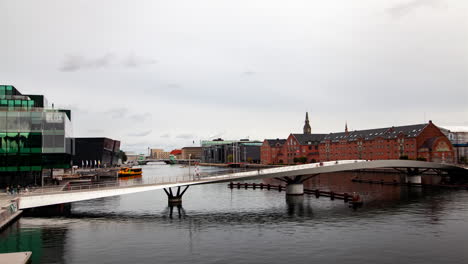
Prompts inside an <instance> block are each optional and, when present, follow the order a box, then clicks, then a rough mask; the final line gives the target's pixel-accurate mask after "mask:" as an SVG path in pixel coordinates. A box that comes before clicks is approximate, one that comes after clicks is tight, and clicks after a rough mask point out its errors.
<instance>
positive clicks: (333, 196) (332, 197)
mask: <svg viewBox="0 0 468 264" xmlns="http://www.w3.org/2000/svg"><path fill="white" fill-rule="evenodd" d="M330 200H335V193H334V192H330Z"/></svg>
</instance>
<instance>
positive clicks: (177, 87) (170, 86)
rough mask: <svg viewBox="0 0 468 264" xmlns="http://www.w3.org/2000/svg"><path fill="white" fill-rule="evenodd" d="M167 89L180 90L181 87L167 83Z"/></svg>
mask: <svg viewBox="0 0 468 264" xmlns="http://www.w3.org/2000/svg"><path fill="white" fill-rule="evenodd" d="M167 87H168V88H171V89H179V88H181V87H182V86H181V85H180V84H177V83H169V84H168V85H167Z"/></svg>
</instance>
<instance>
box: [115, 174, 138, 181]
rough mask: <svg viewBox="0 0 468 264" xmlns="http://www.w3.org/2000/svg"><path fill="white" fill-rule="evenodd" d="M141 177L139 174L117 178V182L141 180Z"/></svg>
mask: <svg viewBox="0 0 468 264" xmlns="http://www.w3.org/2000/svg"><path fill="white" fill-rule="evenodd" d="M141 177H142V176H141V174H139V175H131V176H119V180H123V181H129V180H135V179H141Z"/></svg>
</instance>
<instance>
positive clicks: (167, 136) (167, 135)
mask: <svg viewBox="0 0 468 264" xmlns="http://www.w3.org/2000/svg"><path fill="white" fill-rule="evenodd" d="M160 137H162V138H170V137H171V135H170V134H169V133H166V134H162V135H161V136H160Z"/></svg>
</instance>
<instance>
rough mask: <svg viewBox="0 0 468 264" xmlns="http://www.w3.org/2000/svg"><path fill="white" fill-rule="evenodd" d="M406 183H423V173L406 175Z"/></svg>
mask: <svg viewBox="0 0 468 264" xmlns="http://www.w3.org/2000/svg"><path fill="white" fill-rule="evenodd" d="M406 183H417V184H421V183H422V178H421V175H411V176H409V175H408V176H406Z"/></svg>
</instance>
